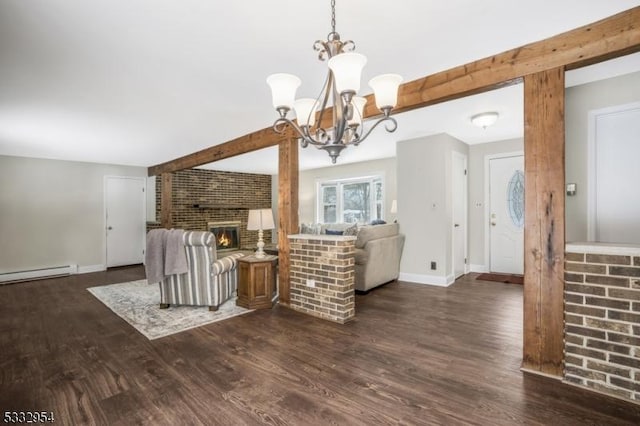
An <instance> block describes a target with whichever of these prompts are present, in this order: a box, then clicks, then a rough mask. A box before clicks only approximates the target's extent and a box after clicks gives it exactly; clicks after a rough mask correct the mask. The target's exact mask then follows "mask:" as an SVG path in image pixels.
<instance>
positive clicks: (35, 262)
mask: <svg viewBox="0 0 640 426" xmlns="http://www.w3.org/2000/svg"><path fill="white" fill-rule="evenodd" d="M146 174H147V173H146V168H143V167H126V166H114V165H106V164H93V163H80V162H71V161H57V160H42V159H33V158H22V157H9V156H0V238H2V241H1V243H0V273H9V272H18V271H23V270H30V269H36V268H47V267H53V266H63V265H69V264H77V265H78V266H79V268H80V271H81V272H82V271H83V268H84V270H95V269H98V268H100V267H102V268H104V264H105V246H106V240H105V231H104V195H103V194H104V176H109V175H110V176H146Z"/></svg>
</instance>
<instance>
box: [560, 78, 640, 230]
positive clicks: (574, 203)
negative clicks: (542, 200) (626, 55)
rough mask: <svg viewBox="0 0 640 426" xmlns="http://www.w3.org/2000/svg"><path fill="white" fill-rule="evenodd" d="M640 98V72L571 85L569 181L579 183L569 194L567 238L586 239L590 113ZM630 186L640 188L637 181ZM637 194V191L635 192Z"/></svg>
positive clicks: (568, 95) (568, 98) (568, 106)
mask: <svg viewBox="0 0 640 426" xmlns="http://www.w3.org/2000/svg"><path fill="white" fill-rule="evenodd" d="M637 101H640V72H635V73H632V74H627V75H624V76H620V77H615V78H611V79H607V80H602V81H598V82H595V83H589V84H584V85H580V86H575V87H571V88H568V89H567V91H566V112H565V120H566V124H565V125H566V152H565V158H566V171H565V176H566V182H567V183H576V184H577V185H578V186H577V192H576V195H574V196H571V197H566V218H567V220H566V239H567V241H587V240H588V238H587V182H588V181H587V140H588V120H587V118H588V113H589V111H591V110H594V109H600V108H606V107H610V106H615V105H622V104H627V103H631V102H637ZM630 186H631V189H632V190H635V191H638V185H637V183H635V184H631V185H630ZM635 194H638V192H635Z"/></svg>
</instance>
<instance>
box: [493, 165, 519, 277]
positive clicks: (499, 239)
mask: <svg viewBox="0 0 640 426" xmlns="http://www.w3.org/2000/svg"><path fill="white" fill-rule="evenodd" d="M489 176H490V181H489V202H490V209H489V211H490V217H489V220H490V226H489V233H490V237H489V238H490V270H491V272H501V273H507V274H522V273H523V272H524V156H522V155H519V156H513V157H506V158H494V159H491V160H490V161H489Z"/></svg>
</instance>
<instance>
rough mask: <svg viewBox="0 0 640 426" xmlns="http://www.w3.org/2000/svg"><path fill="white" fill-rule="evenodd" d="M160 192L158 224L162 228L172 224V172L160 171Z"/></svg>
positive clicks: (169, 226)
mask: <svg viewBox="0 0 640 426" xmlns="http://www.w3.org/2000/svg"><path fill="white" fill-rule="evenodd" d="M161 176H162V192H161V193H160V224H161V225H162V227H163V228H167V229H169V228H171V227H172V226H173V207H172V202H173V196H172V191H173V174H172V173H162V175H161Z"/></svg>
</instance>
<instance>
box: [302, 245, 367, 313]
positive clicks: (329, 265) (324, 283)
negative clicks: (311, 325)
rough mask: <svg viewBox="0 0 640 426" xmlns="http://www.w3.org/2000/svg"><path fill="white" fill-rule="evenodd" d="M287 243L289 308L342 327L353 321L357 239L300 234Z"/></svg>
mask: <svg viewBox="0 0 640 426" xmlns="http://www.w3.org/2000/svg"><path fill="white" fill-rule="evenodd" d="M289 241H290V248H289V253H290V259H291V279H290V285H291V290H290V295H291V302H290V307H291V308H292V309H294V310H296V311H299V312H304V313H305V314H309V315H313V316H315V317H318V318H322V319H326V320H330V321H334V322H338V323H341V324H344V323H345V322H347V321H349V320H351V319H353V317H354V316H355V290H354V289H355V272H354V270H355V241H356V237H350V236H333V235H304V234H300V235H290V236H289ZM311 283H313V286H310V285H308V284H311Z"/></svg>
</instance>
